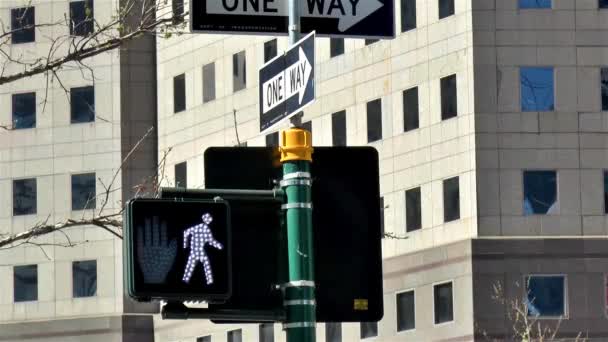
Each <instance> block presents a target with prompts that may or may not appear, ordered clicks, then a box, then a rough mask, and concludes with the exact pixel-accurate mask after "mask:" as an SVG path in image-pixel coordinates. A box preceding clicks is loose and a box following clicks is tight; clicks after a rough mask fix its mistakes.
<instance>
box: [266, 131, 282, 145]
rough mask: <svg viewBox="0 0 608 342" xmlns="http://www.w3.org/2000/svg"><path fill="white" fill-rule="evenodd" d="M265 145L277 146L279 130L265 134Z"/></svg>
mask: <svg viewBox="0 0 608 342" xmlns="http://www.w3.org/2000/svg"><path fill="white" fill-rule="evenodd" d="M266 146H272V147H278V146H279V132H274V133H270V134H267V135H266Z"/></svg>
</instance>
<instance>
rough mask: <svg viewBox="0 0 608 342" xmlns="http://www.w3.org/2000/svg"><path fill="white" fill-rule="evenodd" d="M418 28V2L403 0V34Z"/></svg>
mask: <svg viewBox="0 0 608 342" xmlns="http://www.w3.org/2000/svg"><path fill="white" fill-rule="evenodd" d="M414 28H416V0H401V32H405V31H409V30H411V29H414Z"/></svg>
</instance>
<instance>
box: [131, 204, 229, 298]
mask: <svg viewBox="0 0 608 342" xmlns="http://www.w3.org/2000/svg"><path fill="white" fill-rule="evenodd" d="M123 244H124V255H125V257H124V260H125V265H124V268H125V271H126V272H125V274H126V276H125V282H126V283H125V285H126V286H125V287H126V290H127V293H128V294H129V295H130V296H131V297H133V298H135V299H137V300H140V301H148V300H151V299H176V300H181V301H184V300H205V301H210V302H223V301H225V300H226V299H228V298H229V297H230V295H231V290H232V270H231V265H232V259H231V257H232V242H231V222H230V207H229V205H228V203H227V202H224V201H221V200H216V201H214V200H207V201H185V200H183V201H176V200H165V199H134V200H131V201H130V202H129V203H128V205H127V209H126V214H125V231H124V243H123Z"/></svg>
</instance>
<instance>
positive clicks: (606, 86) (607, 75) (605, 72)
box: [601, 0, 608, 111]
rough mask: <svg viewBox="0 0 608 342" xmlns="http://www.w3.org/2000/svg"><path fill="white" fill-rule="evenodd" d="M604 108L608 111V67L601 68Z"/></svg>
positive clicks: (607, 0)
mask: <svg viewBox="0 0 608 342" xmlns="http://www.w3.org/2000/svg"><path fill="white" fill-rule="evenodd" d="M606 2H608V0H606ZM606 8H608V7H606ZM601 79H602V81H601V89H602V110H603V111H608V68H602V70H601Z"/></svg>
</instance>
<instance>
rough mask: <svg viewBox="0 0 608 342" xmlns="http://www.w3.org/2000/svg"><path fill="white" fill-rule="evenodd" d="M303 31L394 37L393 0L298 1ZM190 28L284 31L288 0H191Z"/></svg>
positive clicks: (255, 32) (277, 33)
mask: <svg viewBox="0 0 608 342" xmlns="http://www.w3.org/2000/svg"><path fill="white" fill-rule="evenodd" d="M296 3H297V4H299V6H300V14H301V16H302V17H301V20H300V26H301V31H302V32H305V33H307V32H312V31H315V32H316V33H317V35H319V36H323V37H328V36H330V37H351V38H393V37H394V36H395V19H394V16H395V14H394V7H395V4H394V0H299V1H296ZM190 5H191V8H190V16H191V20H190V24H191V30H192V31H195V32H207V33H221V34H227V33H237V34H247V33H249V34H269V35H273V36H277V35H282V34H287V22H288V19H287V18H288V7H287V0H191V1H190Z"/></svg>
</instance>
